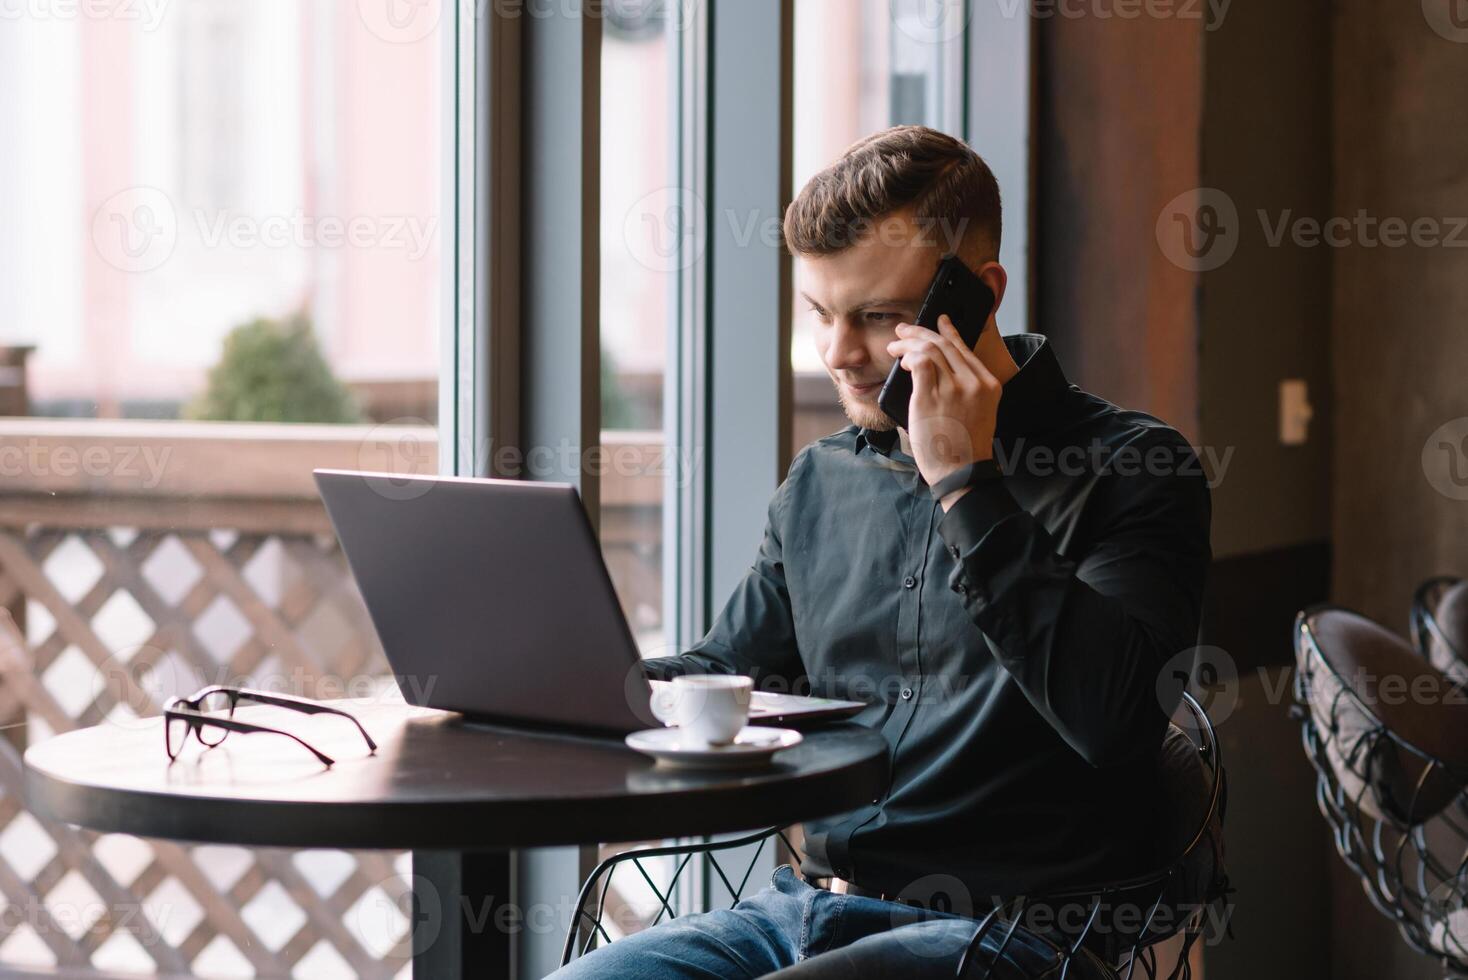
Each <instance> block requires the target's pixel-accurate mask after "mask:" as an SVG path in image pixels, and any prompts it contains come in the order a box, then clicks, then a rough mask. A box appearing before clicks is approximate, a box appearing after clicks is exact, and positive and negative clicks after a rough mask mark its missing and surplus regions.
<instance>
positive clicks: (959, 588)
mask: <svg viewBox="0 0 1468 980" xmlns="http://www.w3.org/2000/svg"><path fill="white" fill-rule="evenodd" d="M953 591H954V592H957V593H958V594H959V595H968V586H967V585H964V584H963V583H962V582H954V583H953Z"/></svg>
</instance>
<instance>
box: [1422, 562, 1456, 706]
mask: <svg viewBox="0 0 1468 980" xmlns="http://www.w3.org/2000/svg"><path fill="white" fill-rule="evenodd" d="M1411 624H1412V642H1413V643H1414V644H1416V646H1417V652H1418V653H1420V654H1422V656H1424V657H1426V658H1427V662H1428V663H1430V664H1432V665H1433V666H1434V667H1436V668H1437V669H1438V670H1440V671H1442V672H1443V673H1444V674H1446V675H1447V676H1448V677H1450V678H1452V679H1453V680H1454V681H1456V682H1457V683H1459V684H1465V685H1468V584H1465V583H1464V582H1463V580H1462V579H1460V578H1457V577H1456V576H1451V575H1442V576H1439V577H1437V578H1431V579H1428V580H1427V581H1426V582H1423V583H1422V585H1420V586H1419V587H1418V589H1417V592H1416V593H1415V594H1414V595H1413V596H1412V614H1411Z"/></svg>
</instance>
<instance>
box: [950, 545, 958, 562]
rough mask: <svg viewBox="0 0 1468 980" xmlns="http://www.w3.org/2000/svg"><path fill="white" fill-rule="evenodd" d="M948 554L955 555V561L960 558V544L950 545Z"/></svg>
mask: <svg viewBox="0 0 1468 980" xmlns="http://www.w3.org/2000/svg"><path fill="white" fill-rule="evenodd" d="M948 554H949V555H951V556H953V559H954V560H955V561H957V560H958V545H949V546H948Z"/></svg>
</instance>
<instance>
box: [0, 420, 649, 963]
mask: <svg viewBox="0 0 1468 980" xmlns="http://www.w3.org/2000/svg"><path fill="white" fill-rule="evenodd" d="M433 453H434V444H433V433H432V432H431V431H430V430H412V429H405V428H387V429H384V428H381V427H379V428H376V429H369V428H367V427H362V428H357V427H316V426H268V427H266V426H234V425H210V424H187V423H100V422H47V421H42V420H33V419H14V420H0V470H3V474H0V488H3V489H0V732H3V733H4V735H5V736H6V737H5V738H4V739H0V899H3V903H4V905H3V908H0V973H3V974H5V975H12V974H20V973H22V972H23V971H29V970H35V971H37V972H43V973H51V972H53V971H64V972H66V973H67V974H68V975H89V976H113V975H118V976H121V975H130V974H131V975H135V974H137V973H161V974H165V975H198V976H205V977H208V976H241V975H243V976H250V975H254V976H261V977H287V976H298V977H310V978H312V980H317V978H322V980H325V978H331V977H337V976H340V977H387V976H393V975H397V974H399V973H401V972H403V971H405V969H406V964H407V958H406V954H407V940H406V935H407V931H408V919H407V917H406V916H405V915H404V912H405V910H406V909H407V908H408V899H407V884H406V877H405V875H406V873H407V871H408V867H407V856H406V855H401V854H392V853H384V852H321V851H310V852H303V851H286V850H272V849H262V848H251V849H246V848H232V847H195V846H189V845H182V844H175V843H171V842H166V841H159V840H146V841H145V840H140V839H136V838H131V837H126V836H124V835H115V834H114V835H105V836H99V835H97V834H95V833H91V832H88V831H84V830H78V829H76V828H71V827H66V826H63V825H57V824H54V823H50V822H47V821H42V820H39V819H37V818H36V817H34V816H33V815H31V814H29V813H27V812H26V811H25V809H24V805H23V800H22V799H21V796H20V786H21V770H20V754H21V753H22V752H23V751H24V748H25V746H26V745H27V744H29V743H30V742H31V741H34V740H36V739H39V738H43V737H46V736H47V735H49V734H51V733H55V732H61V731H66V730H68V729H71V728H77V727H83V726H88V725H96V724H116V725H129V724H137V723H138V721H137V720H138V718H139V717H146V716H150V715H154V714H156V713H157V712H158V711H159V710H160V707H161V704H162V702H163V701H164V700H165V699H166V698H167V697H168V696H170V695H172V694H178V693H188V692H190V691H192V690H193V689H195V688H197V687H199V686H201V685H203V684H205V683H222V682H230V683H243V684H250V685H254V686H264V687H270V688H274V689H278V690H288V691H291V692H293V693H300V694H304V695H307V696H315V697H333V696H336V697H340V696H346V695H358V696H360V695H361V694H363V693H371V692H372V691H387V693H384V694H383V695H382V696H392V694H391V693H390V688H391V682H390V681H385V680H384V675H385V672H386V662H385V660H384V658H383V655H382V651H381V649H380V648H379V647H378V645H377V641H376V638H375V636H374V635H373V633H372V630H371V629H370V626H369V624H368V621H367V618H366V614H365V610H364V609H363V608H362V605H361V600H360V597H359V596H358V595H357V593H356V590H355V586H354V584H353V582H352V579H351V576H350V575H349V574H348V573H347V570H346V567H345V563H344V561H343V559H342V556H341V554H340V553H339V551H338V549H337V546H336V543H335V540H334V538H333V537H332V535H331V533H330V526H329V523H328V522H327V520H326V517H325V513H324V511H323V510H322V508H321V506H320V503H319V501H318V500H317V498H316V494H315V490H314V486H313V485H312V483H311V479H310V471H311V469H312V468H313V467H316V466H328V467H338V468H349V469H357V468H365V469H378V470H384V469H386V470H393V471H399V472H401V471H414V470H416V471H418V472H427V471H430V470H431V469H432V467H433V464H434V457H433ZM613 479H614V480H615V477H614V478H613ZM660 499H661V485H660V479H659V478H657V477H656V476H653V477H651V478H634V479H633V480H632V481H631V482H625V481H624V482H622V483H616V482H613V484H612V485H611V486H607V485H606V484H605V482H604V485H603V500H604V510H603V526H604V528H605V531H604V540H605V541H606V543H607V546H608V549H609V556H608V558H609V562H610V563H612V564H613V565H614V567H615V566H616V564H617V563H619V562H620V563H623V564H624V565H625V566H626V567H627V568H628V571H627V573H626V574H625V575H624V576H623V577H622V579H621V580H622V581H627V582H631V583H634V584H633V588H632V592H634V593H635V592H637V591H638V590H639V588H640V585H639V583H642V582H652V583H656V580H657V575H656V569H657V562H658V561H659V560H660V559H659V557H658V547H657V545H658V542H657V541H656V540H655V539H653V538H650V537H649V536H648V535H647V534H646V529H647V528H652V529H656V527H657V521H656V520H655V519H653V520H648V517H649V514H650V513H651V514H652V515H653V516H654V518H655V510H656V506H657V504H658V502H659V500H660ZM639 529H641V530H639ZM623 600H624V604H625V605H626V606H627V607H628V609H629V613H633V614H635V613H636V611H637V610H639V609H642V610H645V609H646V608H647V607H648V606H649V605H651V606H652V607H654V608H655V607H656V605H657V597H656V596H655V595H638V594H628V590H627V589H625V588H624V591H623ZM160 751H161V746H160ZM404 975H405V974H404Z"/></svg>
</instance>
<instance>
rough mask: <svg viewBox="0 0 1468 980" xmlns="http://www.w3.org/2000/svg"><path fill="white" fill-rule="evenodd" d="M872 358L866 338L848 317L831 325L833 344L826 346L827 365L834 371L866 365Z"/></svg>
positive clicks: (848, 369)
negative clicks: (868, 351)
mask: <svg viewBox="0 0 1468 980" xmlns="http://www.w3.org/2000/svg"><path fill="white" fill-rule="evenodd" d="M870 360H871V357H870V355H869V354H868V353H867V348H866V338H865V337H863V336H862V333H861V331H860V330H857V329H856V328H855V327H854V326H853V325H852V323H851V322H850V321H849V320H847V319H846V318H844V317H843V318H841V319H838V320H837V321H836V322H835V323H834V324H833V325H832V327H831V344H830V346H829V347H827V348H826V366H827V367H829V368H831V370H833V371H850V370H855V369H858V368H863V367H866V365H867V363H868V362H869V361H870Z"/></svg>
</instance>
